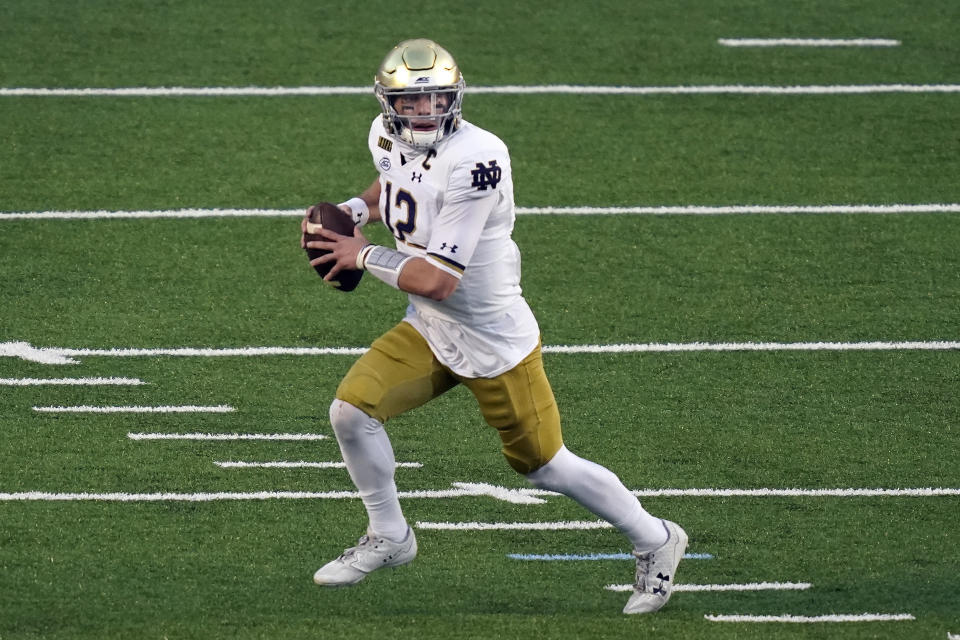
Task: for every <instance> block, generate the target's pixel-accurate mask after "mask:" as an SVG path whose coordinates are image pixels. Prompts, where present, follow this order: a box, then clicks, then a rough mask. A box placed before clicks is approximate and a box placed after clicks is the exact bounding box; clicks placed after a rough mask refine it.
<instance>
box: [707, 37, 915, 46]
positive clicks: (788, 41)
mask: <svg viewBox="0 0 960 640" xmlns="http://www.w3.org/2000/svg"><path fill="white" fill-rule="evenodd" d="M717 42H718V43H719V44H721V45H723V46H725V47H899V46H900V45H901V44H902V43H901V42H900V41H899V40H891V39H889V38H719V39H718V40H717Z"/></svg>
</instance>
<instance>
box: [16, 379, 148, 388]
mask: <svg viewBox="0 0 960 640" xmlns="http://www.w3.org/2000/svg"><path fill="white" fill-rule="evenodd" d="M143 384H147V383H146V382H144V381H143V380H140V379H138V378H0V387H39V386H100V385H131V386H136V385H143Z"/></svg>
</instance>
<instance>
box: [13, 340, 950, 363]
mask: <svg viewBox="0 0 960 640" xmlns="http://www.w3.org/2000/svg"><path fill="white" fill-rule="evenodd" d="M957 349H960V341H937V340H935V341H904V342H881V341H868V342H719V343H717V342H714V343H711V342H687V343H673V342H667V343H659V342H654V343H645V344H637V343H632V344H606V345H598V344H593V345H589V344H588V345H545V346H544V347H543V352H544V353H564V354H575V353H592V354H601V353H678V352H704V351H951V350H957ZM366 351H367V348H366V347H237V348H234V347H226V348H194V347H171V348H156V349H139V348H137V349H131V348H116V347H115V348H112V349H68V348H64V347H34V346H32V345H31V344H29V343H27V342H0V356H8V357H14V358H21V359H23V360H26V361H28V362H39V363H42V364H77V362H78V361H77V360H76V359H75V358H81V357H155V356H178V357H195V358H212V357H258V356H291V355H292V356H326V355H338V356H341V355H347V356H358V355H362V354H364V353H366Z"/></svg>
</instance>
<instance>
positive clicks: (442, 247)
mask: <svg viewBox="0 0 960 640" xmlns="http://www.w3.org/2000/svg"><path fill="white" fill-rule="evenodd" d="M447 248H449V249H450V253H456V252H457V245H452V246H451V245H448V244H447V243H446V242H444V243H443V244H442V245H440V251H443V250H445V249H447Z"/></svg>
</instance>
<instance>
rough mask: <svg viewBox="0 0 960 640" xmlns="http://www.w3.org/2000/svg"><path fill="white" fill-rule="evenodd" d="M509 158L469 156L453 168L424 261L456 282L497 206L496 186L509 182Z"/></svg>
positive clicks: (498, 195)
mask: <svg viewBox="0 0 960 640" xmlns="http://www.w3.org/2000/svg"><path fill="white" fill-rule="evenodd" d="M509 171H510V162H509V157H508V156H506V154H505V153H503V152H498V151H493V152H490V153H487V154H486V155H484V154H483V152H482V151H481V152H479V153H474V154H470V156H469V159H464V160H462V161H461V162H459V163H458V164H457V165H455V166H454V167H453V170H452V171H451V172H450V179H449V181H448V183H447V189H446V193H445V197H444V202H443V206H442V207H441V209H440V212H439V214H438V216H437V225H436V227H435V228H434V230H433V233H432V234H431V236H430V242H429V245H428V246H427V260H428V261H429V262H431V263H432V264H433V265H435V266H437V267H439V268H440V269H442V270H444V271H446V272H447V273H450V274H452V275H454V276H456V277H457V278H461V277H462V276H463V273H464V271H465V270H466V269H467V266H468V265H469V263H470V259H471V257H472V256H473V253H474V251H475V250H476V248H477V243H478V242H479V241H480V237H481V234H482V233H483V231H484V228H485V227H486V225H487V220H488V219H489V217H490V214H491V212H492V211H493V210H494V208H495V207H496V206H497V204H498V203H499V202H500V198H501V192H500V191H499V190H498V188H497V187H498V185H499V184H500V183H501V182H503V181H504V180H508V179H509Z"/></svg>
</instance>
